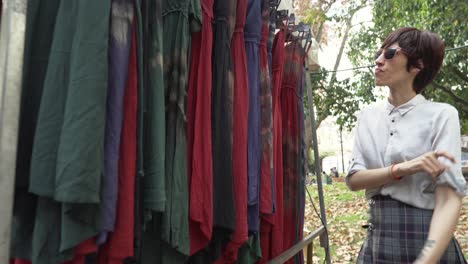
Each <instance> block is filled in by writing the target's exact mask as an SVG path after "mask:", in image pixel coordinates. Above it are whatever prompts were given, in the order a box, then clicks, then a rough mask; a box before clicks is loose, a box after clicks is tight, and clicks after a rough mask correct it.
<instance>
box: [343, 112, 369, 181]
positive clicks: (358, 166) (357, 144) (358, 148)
mask: <svg viewBox="0 0 468 264" xmlns="http://www.w3.org/2000/svg"><path fill="white" fill-rule="evenodd" d="M363 122H364V120H363V115H362V113H361V114H360V115H359V117H358V125H357V127H356V130H355V133H354V146H353V154H352V157H351V163H350V165H349V168H348V174H347V175H346V178H345V180H346V185H348V187H349V182H348V181H349V178H350V177H351V176H352V175H353V174H354V173H356V172H358V171H360V170H366V169H367V167H366V164H365V162H364V158H363V155H362V138H361V136H362V132H361V130H362V129H363V126H364V124H363Z"/></svg>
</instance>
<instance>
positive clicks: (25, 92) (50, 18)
mask: <svg viewBox="0 0 468 264" xmlns="http://www.w3.org/2000/svg"><path fill="white" fill-rule="evenodd" d="M59 4H60V1H59V0H50V1H40V0H30V1H28V7H27V10H28V11H27V17H26V39H25V48H24V49H25V50H24V63H23V81H22V93H21V114H20V126H19V135H18V153H17V159H16V160H17V166H16V180H15V186H17V187H28V186H29V172H30V162H31V153H32V144H33V139H34V132H35V130H36V123H37V115H38V112H39V105H40V102H41V98H42V91H43V83H44V78H45V75H46V71H47V65H48V62H49V53H50V48H51V45H52V39H53V33H54V28H55V20H56V17H57V12H58V7H59Z"/></svg>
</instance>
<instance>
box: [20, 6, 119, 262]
mask: <svg viewBox="0 0 468 264" xmlns="http://www.w3.org/2000/svg"><path fill="white" fill-rule="evenodd" d="M30 2H31V3H33V2H34V3H36V4H38V5H39V6H37V7H38V8H39V9H37V12H38V13H37V14H38V15H39V16H40V17H42V16H44V15H45V13H47V8H53V6H52V5H48V4H49V1H46V0H43V1H39V0H36V1H30ZM46 3H47V4H46ZM55 3H56V2H55ZM109 14H110V0H104V1H98V2H96V1H92V0H82V1H60V3H59V6H58V10H57V13H56V21H55V27H54V31H53V34H52V35H51V37H52V41H51V44H50V45H51V46H50V54H49V56H48V63H47V66H46V68H45V69H44V70H45V72H44V76H43V78H44V81H43V83H42V84H43V91H42V94H41V96H39V98H38V99H39V100H40V101H39V102H37V103H38V105H39V108H38V116H37V121H36V122H37V126H36V129H35V134H34V140H33V148H32V157H31V165H30V174H29V191H30V192H32V193H34V194H35V195H37V196H39V197H38V204H37V210H36V215H35V220H34V221H35V222H34V228H33V231H32V232H33V239H32V246H31V247H32V250H31V251H32V262H33V263H47V264H50V263H52V264H53V263H60V262H62V261H63V260H65V259H69V258H70V257H71V256H72V253H73V248H74V247H75V246H76V245H78V244H79V243H81V242H83V241H84V240H86V239H88V238H90V237H92V236H94V235H95V234H96V233H97V230H98V222H99V219H98V216H97V214H96V213H97V212H98V207H99V201H100V197H99V195H100V190H101V186H100V184H101V177H102V169H103V163H104V162H103V146H104V124H105V114H106V113H105V108H106V92H107V67H108V65H107V56H108V54H107V45H108V38H109ZM28 25H30V24H29V23H28ZM33 26H37V25H36V24H34V25H33ZM45 26H51V25H45ZM52 26H53V25H52ZM38 32H40V31H39V30H38ZM40 35H41V34H39V36H37V37H39V38H40V37H42V36H40ZM35 85H41V84H37V83H32V84H31V87H27V88H29V89H34V88H35ZM29 221H31V220H29Z"/></svg>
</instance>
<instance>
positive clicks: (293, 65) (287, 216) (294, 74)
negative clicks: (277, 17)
mask: <svg viewBox="0 0 468 264" xmlns="http://www.w3.org/2000/svg"><path fill="white" fill-rule="evenodd" d="M301 51H302V52H301ZM285 52H286V58H285V64H284V67H283V74H284V75H283V82H282V87H281V107H282V108H281V110H282V111H281V114H282V123H283V125H282V132H283V166H284V167H283V210H284V211H283V213H284V229H283V251H284V250H287V249H289V248H291V247H292V246H293V245H294V244H295V242H296V241H297V233H296V230H297V218H298V212H299V205H298V201H299V197H298V196H299V186H298V179H299V168H298V167H299V166H298V164H299V161H298V159H299V118H298V116H299V114H298V107H297V105H298V103H297V101H298V93H297V86H298V82H302V80H301V79H302V78H301V76H302V62H303V60H302V58H303V56H302V54H303V50H302V47H301V45H300V43H299V41H296V40H294V41H292V42H290V43H288V44H287V45H286V48H285ZM293 262H294V260H293V259H291V260H289V261H288V262H287V263H293Z"/></svg>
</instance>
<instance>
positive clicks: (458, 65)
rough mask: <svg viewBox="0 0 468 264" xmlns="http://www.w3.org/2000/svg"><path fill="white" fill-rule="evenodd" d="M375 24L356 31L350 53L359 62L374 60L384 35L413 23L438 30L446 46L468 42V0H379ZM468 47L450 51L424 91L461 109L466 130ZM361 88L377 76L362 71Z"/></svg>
mask: <svg viewBox="0 0 468 264" xmlns="http://www.w3.org/2000/svg"><path fill="white" fill-rule="evenodd" d="M371 4H372V5H373V11H372V13H373V25H368V26H364V28H363V29H362V30H360V31H359V32H356V33H355V34H353V35H352V37H351V40H350V42H349V52H348V56H349V58H350V60H351V61H352V63H353V64H354V65H355V66H358V65H359V66H360V65H369V64H373V59H372V57H373V56H372V55H373V53H374V52H375V50H376V49H377V48H378V47H379V46H380V43H381V40H382V37H385V36H387V35H388V34H389V33H390V32H391V31H393V30H395V29H396V28H399V27H404V26H412V27H416V28H420V29H425V30H429V31H432V32H436V33H438V34H439V35H440V36H441V37H442V39H443V40H444V42H445V46H446V48H453V47H462V46H466V45H467V44H468V41H467V40H468V30H467V24H466V21H467V20H466V14H468V2H467V1H465V0H451V1H449V0H436V1H429V0H412V1H407V0H375V1H373V2H372V3H371ZM467 60H468V48H461V49H456V50H452V51H447V52H446V54H445V59H444V64H443V66H442V68H441V72H440V73H439V75H438V76H437V77H436V79H435V80H434V81H433V83H432V84H430V85H429V86H428V87H427V88H426V89H425V90H424V92H423V95H424V96H425V97H426V98H428V99H432V100H434V101H439V102H446V103H449V104H451V105H453V106H455V107H456V108H457V110H458V112H459V117H460V121H461V124H462V133H468V89H467V84H468V64H467V63H466V62H467ZM357 76H358V78H357V79H358V80H359V81H358V82H357V83H355V85H358V86H359V87H358V88H357V89H358V90H363V91H364V90H366V89H368V88H366V87H373V86H368V85H369V84H370V83H372V80H373V76H372V75H371V74H368V73H367V72H366V71H363V72H358V73H357Z"/></svg>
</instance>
